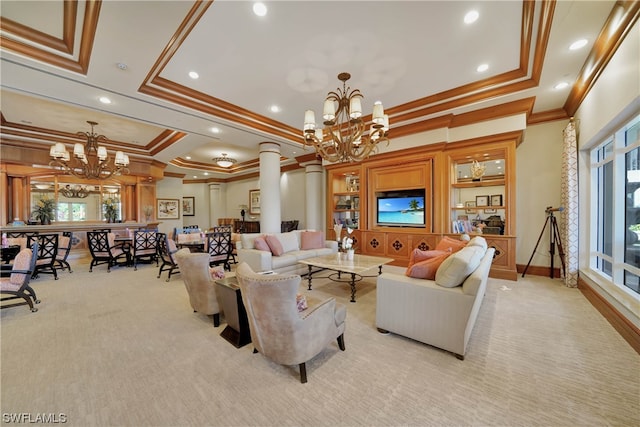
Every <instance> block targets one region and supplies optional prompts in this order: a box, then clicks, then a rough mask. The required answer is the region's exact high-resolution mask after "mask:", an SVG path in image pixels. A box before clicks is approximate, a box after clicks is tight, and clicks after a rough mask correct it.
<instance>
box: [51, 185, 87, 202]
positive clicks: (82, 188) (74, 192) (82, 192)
mask: <svg viewBox="0 0 640 427" xmlns="http://www.w3.org/2000/svg"><path fill="white" fill-rule="evenodd" d="M58 192H59V193H60V194H62V195H63V196H64V197H67V198H69V199H84V198H86V197H88V196H89V193H90V192H91V190H89V187H87V186H86V185H78V184H76V185H74V186H71V185H69V184H67V185H65V186H64V187H60V188H59V189H58Z"/></svg>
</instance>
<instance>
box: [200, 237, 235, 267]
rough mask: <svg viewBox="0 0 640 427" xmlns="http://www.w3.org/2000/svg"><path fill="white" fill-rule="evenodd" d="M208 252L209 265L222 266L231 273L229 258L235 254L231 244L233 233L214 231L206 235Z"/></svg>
mask: <svg viewBox="0 0 640 427" xmlns="http://www.w3.org/2000/svg"><path fill="white" fill-rule="evenodd" d="M205 237H206V238H205V246H206V251H207V252H208V253H209V265H210V266H211V267H213V266H215V265H222V266H223V267H224V269H225V270H227V271H231V264H229V258H230V256H231V253H232V252H233V245H232V244H231V231H214V232H212V233H207V234H206V235H205Z"/></svg>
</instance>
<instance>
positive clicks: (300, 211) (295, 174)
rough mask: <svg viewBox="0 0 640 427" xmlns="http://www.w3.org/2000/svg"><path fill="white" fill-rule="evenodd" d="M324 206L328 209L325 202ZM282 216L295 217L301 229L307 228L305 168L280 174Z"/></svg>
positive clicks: (283, 217)
mask: <svg viewBox="0 0 640 427" xmlns="http://www.w3.org/2000/svg"><path fill="white" fill-rule="evenodd" d="M323 202H324V198H323ZM322 208H323V211H326V209H324V203H323V204H322ZM280 216H281V217H282V218H281V220H282V221H288V220H294V219H297V220H298V221H300V223H299V224H298V229H299V230H301V229H304V228H306V225H305V221H306V220H305V171H304V169H296V170H294V171H289V172H284V173H282V174H281V175H280Z"/></svg>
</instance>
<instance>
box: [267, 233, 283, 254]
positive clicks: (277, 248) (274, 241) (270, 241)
mask: <svg viewBox="0 0 640 427" xmlns="http://www.w3.org/2000/svg"><path fill="white" fill-rule="evenodd" d="M266 240H267V245H269V249H270V250H271V253H272V254H273V255H275V256H280V255H282V254H283V253H284V249H282V244H280V240H278V238H277V237H276V236H274V235H272V234H269V235H268V236H267V237H266Z"/></svg>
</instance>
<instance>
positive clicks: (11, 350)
mask: <svg viewBox="0 0 640 427" xmlns="http://www.w3.org/2000/svg"><path fill="white" fill-rule="evenodd" d="M73 267H74V273H72V274H69V273H68V272H63V273H61V274H60V280H58V281H53V280H52V279H51V277H50V276H42V277H41V278H39V279H38V280H35V281H34V282H33V286H34V288H35V290H36V291H37V293H38V296H39V297H40V299H41V300H42V303H41V304H40V305H39V309H40V310H39V311H38V312H37V313H31V312H30V311H29V310H28V308H27V307H16V308H9V309H4V310H2V311H0V316H1V317H0V318H1V337H0V338H1V347H2V348H1V357H2V359H1V363H2V365H1V390H0V391H1V395H0V398H1V410H2V414H3V415H2V416H3V421H2V422H3V423H5V422H6V420H7V417H8V416H9V415H10V414H16V413H26V414H29V416H30V417H31V419H35V418H36V416H37V415H38V414H64V417H65V418H66V420H67V423H66V424H67V425H72V426H92V425H96V426H183V425H184V426H187V425H192V426H199V425H220V426H245V425H259V426H281V425H291V426H307V425H327V426H333V425H372V426H373V425H380V426H382V425H454V426H461V425H478V426H489V425H492V426H493V425H498V426H530V425H540V426H577V425H580V426H603V425H614V426H638V425H640V413H639V409H638V408H639V405H638V403H639V396H640V356H638V354H637V353H635V352H634V351H633V349H632V348H631V347H630V346H629V345H628V344H627V343H626V342H625V341H624V340H623V339H622V338H621V337H620V336H619V335H618V334H617V333H616V332H615V330H614V329H613V328H612V327H611V326H610V325H609V323H608V322H607V321H606V320H605V319H604V318H603V317H602V316H601V315H600V314H599V313H598V312H597V311H596V310H595V309H594V308H593V307H592V306H591V305H590V304H589V302H588V301H587V300H586V299H585V298H584V297H583V296H582V294H581V293H580V291H578V290H575V289H568V288H565V287H563V286H562V285H561V283H560V282H559V281H554V280H550V279H548V278H541V277H535V276H527V277H526V279H522V278H520V279H519V280H518V281H517V282H510V281H501V280H494V279H491V280H490V284H489V286H488V290H487V294H486V297H485V299H484V303H483V306H482V309H481V310H480V315H479V320H478V322H477V323H476V327H475V330H474V333H473V334H472V336H471V341H470V345H469V349H468V352H467V355H466V359H465V360H464V361H459V360H458V359H456V358H455V357H454V356H453V355H451V354H449V353H446V352H444V351H441V350H438V349H436V348H433V347H430V346H427V345H424V344H421V343H418V342H415V341H412V340H409V339H406V338H403V337H400V336H396V335H393V334H390V335H382V334H380V333H378V332H377V331H376V328H375V299H376V292H375V279H369V280H367V281H364V282H361V283H360V284H359V289H358V293H357V300H358V301H357V303H355V304H351V303H349V302H348V299H349V292H348V290H347V286H346V285H343V284H337V283H333V282H330V281H328V280H323V281H317V282H316V285H315V286H314V290H313V291H310V292H311V293H312V294H313V295H314V296H334V297H336V298H337V299H338V300H339V301H340V302H343V303H344V304H346V305H347V308H348V315H347V329H346V332H345V343H346V347H347V349H346V351H345V352H341V351H339V349H338V347H337V345H336V344H331V345H330V346H329V347H327V348H326V350H325V351H324V352H323V353H321V354H320V355H319V356H318V357H316V358H315V359H314V360H312V361H311V362H310V363H308V364H307V365H308V367H307V372H308V376H309V382H308V383H307V384H301V383H300V382H299V377H298V370H297V367H287V366H280V365H276V364H274V363H272V362H270V361H269V360H267V359H266V358H265V357H263V356H262V355H260V354H253V353H252V349H253V347H252V346H251V345H247V346H245V347H243V348H241V349H236V348H235V347H233V346H232V345H231V344H229V343H228V342H227V341H225V340H224V339H223V338H221V337H220V335H219V334H220V332H221V331H222V327H224V326H225V325H224V324H223V325H222V327H221V328H214V327H213V325H212V321H211V318H209V317H206V316H202V315H199V314H196V313H193V311H192V310H191V308H190V306H189V303H188V299H187V294H186V291H185V289H184V285H183V284H182V281H181V279H180V276H179V275H177V276H175V277H174V278H172V280H171V282H169V283H167V282H165V281H164V276H163V279H156V272H157V268H156V267H155V265H154V266H151V265H144V266H142V267H140V268H139V269H138V271H133V269H132V268H128V269H127V268H115V269H113V270H112V272H111V273H109V274H107V272H106V268H105V267H104V266H100V267H97V268H95V269H94V272H93V273H88V265H87V264H86V263H84V260H75V261H74V263H73ZM385 268H386V269H394V267H385ZM303 285H304V282H303ZM303 289H305V288H304V287H303ZM303 292H309V291H306V290H304V291H303Z"/></svg>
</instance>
